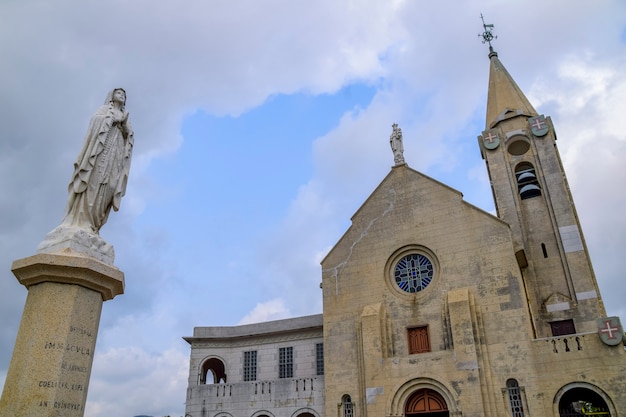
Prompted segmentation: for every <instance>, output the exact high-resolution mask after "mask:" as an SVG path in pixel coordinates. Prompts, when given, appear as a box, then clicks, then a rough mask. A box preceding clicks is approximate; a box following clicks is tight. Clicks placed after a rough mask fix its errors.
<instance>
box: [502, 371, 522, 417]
mask: <svg viewBox="0 0 626 417" xmlns="http://www.w3.org/2000/svg"><path fill="white" fill-rule="evenodd" d="M506 392H507V394H508V396H509V408H510V410H511V417H524V405H523V403H522V393H521V391H520V388H519V384H518V383H517V380H515V379H509V380H508V381H506Z"/></svg>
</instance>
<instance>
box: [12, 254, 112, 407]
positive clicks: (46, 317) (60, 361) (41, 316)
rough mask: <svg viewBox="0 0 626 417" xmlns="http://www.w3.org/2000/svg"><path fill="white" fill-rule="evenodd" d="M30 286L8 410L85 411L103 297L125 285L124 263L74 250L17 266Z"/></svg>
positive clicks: (41, 256)
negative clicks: (117, 265) (121, 265)
mask: <svg viewBox="0 0 626 417" xmlns="http://www.w3.org/2000/svg"><path fill="white" fill-rule="evenodd" d="M12 270H13V273H14V274H15V276H16V277H17V279H18V281H19V282H20V283H21V284H23V285H25V286H26V287H27V288H28V297H27V299H26V305H25V307H24V313H23V316H22V321H21V323H20V329H19V332H18V335H17V340H16V342H15V349H14V351H13V357H12V359H11V364H10V366H9V371H8V373H7V378H6V382H5V386H4V391H3V393H2V399H1V400H0V416H3V417H4V416H23V417H30V416H33V417H34V416H37V417H52V416H55V417H57V416H58V417H60V416H63V417H82V416H83V414H84V409H85V401H86V398H87V388H88V386H89V376H90V373H91V365H92V362H93V354H94V348H95V345H96V337H97V334H98V325H99V322H100V312H101V310H102V302H103V301H105V300H110V299H112V298H113V297H115V296H116V295H119V294H122V293H123V291H124V274H123V273H122V272H121V271H120V270H119V269H117V268H115V267H114V266H111V265H107V264H105V263H103V262H100V261H98V260H96V259H93V258H90V257H87V256H83V255H80V254H78V253H76V252H73V251H71V250H65V251H63V252H62V253H57V254H37V255H34V256H31V257H29V258H24V259H20V260H17V261H15V262H14V263H13V266H12Z"/></svg>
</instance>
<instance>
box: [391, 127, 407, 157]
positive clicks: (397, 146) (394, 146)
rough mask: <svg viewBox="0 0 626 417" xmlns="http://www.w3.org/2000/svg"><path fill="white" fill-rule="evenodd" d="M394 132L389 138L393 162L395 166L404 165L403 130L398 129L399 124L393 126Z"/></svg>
mask: <svg viewBox="0 0 626 417" xmlns="http://www.w3.org/2000/svg"><path fill="white" fill-rule="evenodd" d="M391 127H392V128H393V131H392V132H391V136H390V137H389V144H390V145H391V150H392V151H393V162H395V165H402V164H404V163H405V162H404V145H402V129H400V128H399V127H398V124H397V123H394V124H393V125H391Z"/></svg>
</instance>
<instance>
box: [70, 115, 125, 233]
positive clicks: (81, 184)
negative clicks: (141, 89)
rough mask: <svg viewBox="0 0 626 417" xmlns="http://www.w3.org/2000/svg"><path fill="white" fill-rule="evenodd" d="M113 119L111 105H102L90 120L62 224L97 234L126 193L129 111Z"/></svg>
mask: <svg viewBox="0 0 626 417" xmlns="http://www.w3.org/2000/svg"><path fill="white" fill-rule="evenodd" d="M122 113H123V119H122V120H123V121H122V122H120V123H115V124H114V123H113V122H114V110H113V108H112V105H111V104H108V105H104V106H101V107H100V108H99V109H98V110H97V111H96V113H95V114H94V116H93V117H92V119H91V122H90V123H89V128H88V130H87V135H86V137H85V141H84V144H83V148H82V150H81V151H80V154H79V155H78V159H77V160H76V163H75V164H74V174H73V175H72V180H71V182H70V184H69V190H68V191H69V200H68V205H67V209H66V211H65V218H64V219H63V225H64V226H69V227H80V228H83V229H86V230H89V231H91V232H93V233H98V231H99V230H100V227H102V225H103V224H104V223H106V221H107V218H108V216H109V212H110V211H111V208H113V209H114V210H115V211H117V210H118V209H119V207H120V201H121V199H122V197H123V196H124V194H125V192H126V183H127V181H128V173H129V170H130V160H131V153H132V148H133V132H132V129H131V127H130V124H129V123H128V113H127V112H126V111H125V110H122Z"/></svg>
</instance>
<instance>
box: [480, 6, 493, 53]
mask: <svg viewBox="0 0 626 417" xmlns="http://www.w3.org/2000/svg"><path fill="white" fill-rule="evenodd" d="M480 19H481V20H482V21H483V28H484V29H485V31H484V32H483V33H482V34H479V35H478V36H479V37H480V36H482V38H483V40H482V42H483V43H488V44H489V52H493V47H492V46H491V41H492V40H494V39H498V37H497V36H494V35H493V33H491V31H492V30H493V24H486V23H485V18H484V17H483V14H482V13H481V14H480Z"/></svg>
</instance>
